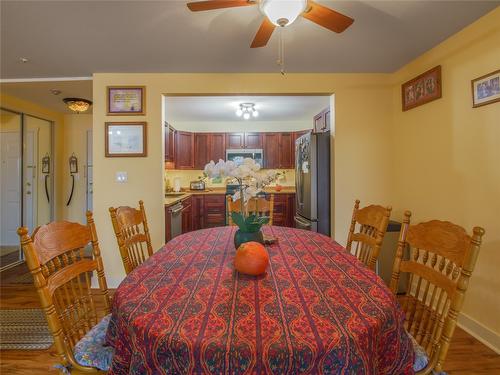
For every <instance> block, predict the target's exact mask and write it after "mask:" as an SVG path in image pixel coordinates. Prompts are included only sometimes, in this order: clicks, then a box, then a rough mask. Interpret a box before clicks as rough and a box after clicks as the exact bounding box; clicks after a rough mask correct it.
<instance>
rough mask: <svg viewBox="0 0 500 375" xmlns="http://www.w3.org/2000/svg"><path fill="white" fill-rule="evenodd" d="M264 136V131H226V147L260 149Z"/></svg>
mask: <svg viewBox="0 0 500 375" xmlns="http://www.w3.org/2000/svg"><path fill="white" fill-rule="evenodd" d="M262 138H263V137H262V133H226V148H229V149H238V148H250V149H259V148H262V147H263V142H262Z"/></svg>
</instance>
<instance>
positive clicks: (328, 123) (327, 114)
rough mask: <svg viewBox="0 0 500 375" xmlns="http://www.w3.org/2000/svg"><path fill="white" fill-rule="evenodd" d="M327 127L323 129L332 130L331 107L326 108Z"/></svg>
mask: <svg viewBox="0 0 500 375" xmlns="http://www.w3.org/2000/svg"><path fill="white" fill-rule="evenodd" d="M324 116H325V128H324V129H323V131H325V132H327V131H330V129H331V126H330V125H331V119H330V108H327V109H326V110H325V115H324Z"/></svg>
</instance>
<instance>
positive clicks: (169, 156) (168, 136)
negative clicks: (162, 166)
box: [164, 122, 175, 163]
mask: <svg viewBox="0 0 500 375" xmlns="http://www.w3.org/2000/svg"><path fill="white" fill-rule="evenodd" d="M164 127H165V129H164V130H165V139H164V141H165V152H164V159H165V161H166V162H170V163H173V162H174V161H175V155H174V150H175V129H174V128H173V127H172V125H170V124H169V123H168V122H165V125H164Z"/></svg>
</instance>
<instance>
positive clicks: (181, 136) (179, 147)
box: [175, 131, 194, 169]
mask: <svg viewBox="0 0 500 375" xmlns="http://www.w3.org/2000/svg"><path fill="white" fill-rule="evenodd" d="M175 168H176V169H194V134H193V133H191V132H185V131H176V132H175Z"/></svg>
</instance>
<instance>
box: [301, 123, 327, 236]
mask: <svg viewBox="0 0 500 375" xmlns="http://www.w3.org/2000/svg"><path fill="white" fill-rule="evenodd" d="M295 188H296V194H295V200H296V202H295V203H296V204H295V207H296V212H295V226H296V227H297V228H301V229H308V230H312V231H315V232H319V233H323V234H326V235H328V236H329V235H330V132H325V133H307V134H304V135H303V136H301V137H299V138H297V140H296V141H295Z"/></svg>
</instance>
